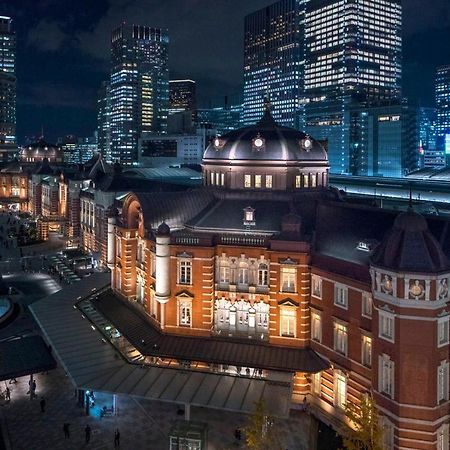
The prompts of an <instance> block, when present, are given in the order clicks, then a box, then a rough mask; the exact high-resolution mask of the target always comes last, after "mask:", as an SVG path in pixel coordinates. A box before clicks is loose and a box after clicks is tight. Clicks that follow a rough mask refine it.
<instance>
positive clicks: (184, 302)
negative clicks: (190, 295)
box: [178, 298, 192, 328]
mask: <svg viewBox="0 0 450 450" xmlns="http://www.w3.org/2000/svg"><path fill="white" fill-rule="evenodd" d="M183 310H186V311H189V313H188V314H187V315H184V314H183ZM186 317H188V318H189V320H187V319H186ZM178 326H179V327H186V328H188V327H189V328H192V300H191V299H187V298H179V299H178Z"/></svg>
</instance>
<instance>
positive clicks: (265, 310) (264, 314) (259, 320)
mask: <svg viewBox="0 0 450 450" xmlns="http://www.w3.org/2000/svg"><path fill="white" fill-rule="evenodd" d="M253 306H254V308H255V310H256V325H257V326H258V327H259V328H265V329H267V328H268V326H269V305H268V304H267V303H264V302H263V301H260V302H258V303H255V304H254V305H253Z"/></svg>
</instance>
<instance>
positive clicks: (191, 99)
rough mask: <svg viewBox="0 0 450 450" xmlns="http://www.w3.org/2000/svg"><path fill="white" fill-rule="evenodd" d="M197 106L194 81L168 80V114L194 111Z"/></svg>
mask: <svg viewBox="0 0 450 450" xmlns="http://www.w3.org/2000/svg"><path fill="white" fill-rule="evenodd" d="M196 108H197V99H196V89H195V81H193V80H170V81H169V114H175V113H177V112H181V111H194V110H195V109H196Z"/></svg>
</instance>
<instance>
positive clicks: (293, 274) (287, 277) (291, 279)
mask: <svg viewBox="0 0 450 450" xmlns="http://www.w3.org/2000/svg"><path fill="white" fill-rule="evenodd" d="M280 274H281V277H280V291H281V292H288V293H291V294H294V293H296V292H297V268H296V267H295V266H291V265H289V266H282V267H281V268H280ZM285 285H286V286H285ZM292 285H293V286H292Z"/></svg>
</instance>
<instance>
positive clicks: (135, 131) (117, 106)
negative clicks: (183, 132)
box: [110, 24, 169, 164]
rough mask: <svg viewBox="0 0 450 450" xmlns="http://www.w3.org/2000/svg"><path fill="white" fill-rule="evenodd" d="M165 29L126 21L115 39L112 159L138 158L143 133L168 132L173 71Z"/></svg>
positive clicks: (119, 28) (112, 45)
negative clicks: (170, 86) (170, 82)
mask: <svg viewBox="0 0 450 450" xmlns="http://www.w3.org/2000/svg"><path fill="white" fill-rule="evenodd" d="M168 43H169V38H168V35H167V32H166V31H165V30H161V29H159V28H150V27H146V26H138V25H128V24H122V25H121V26H120V27H118V28H117V29H115V30H114V31H113V33H112V42H111V60H112V70H111V82H110V98H111V148H110V154H111V156H110V159H111V160H112V161H119V162H121V163H122V164H134V163H136V162H137V160H138V139H139V137H140V135H141V134H142V133H143V132H155V133H164V132H165V131H166V127H167V112H168V105H169V71H168V64H167V50H168V49H167V47H168Z"/></svg>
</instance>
